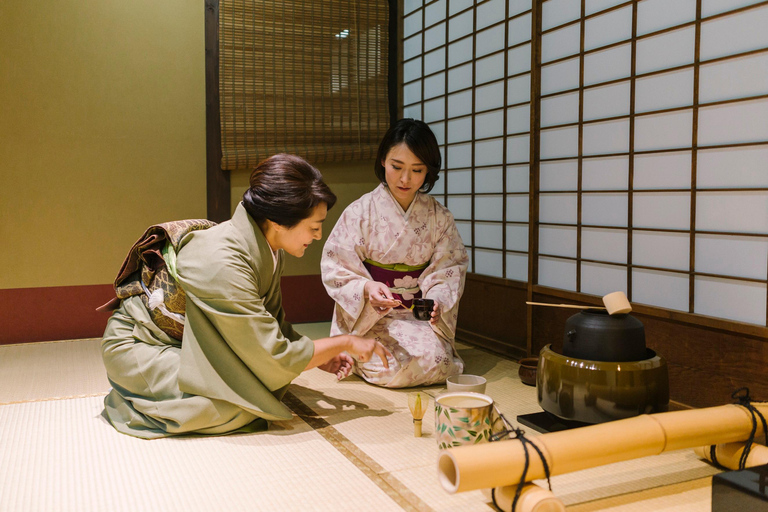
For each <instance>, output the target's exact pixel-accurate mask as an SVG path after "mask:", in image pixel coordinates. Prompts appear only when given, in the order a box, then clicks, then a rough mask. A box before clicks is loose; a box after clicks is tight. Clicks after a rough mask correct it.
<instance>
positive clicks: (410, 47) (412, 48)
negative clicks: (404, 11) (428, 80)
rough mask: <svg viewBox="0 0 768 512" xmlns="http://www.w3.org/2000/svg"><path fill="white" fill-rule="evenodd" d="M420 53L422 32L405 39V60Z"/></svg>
mask: <svg viewBox="0 0 768 512" xmlns="http://www.w3.org/2000/svg"><path fill="white" fill-rule="evenodd" d="M419 54H421V33H419V34H416V35H414V36H411V37H409V38H408V39H406V40H404V41H403V60H408V59H410V58H413V57H416V56H417V55H419Z"/></svg>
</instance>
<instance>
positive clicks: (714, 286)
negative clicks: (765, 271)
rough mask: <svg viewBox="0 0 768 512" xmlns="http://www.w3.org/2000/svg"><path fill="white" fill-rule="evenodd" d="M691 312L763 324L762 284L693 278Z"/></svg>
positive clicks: (764, 289)
mask: <svg viewBox="0 0 768 512" xmlns="http://www.w3.org/2000/svg"><path fill="white" fill-rule="evenodd" d="M693 297H694V312H695V313H698V314H700V315H707V316H715V317H720V318H729V319H731V320H736V321H739V322H747V323H751V324H759V325H765V308H766V304H765V298H766V286H765V284H762V283H760V284H758V283H749V282H743V281H734V280H730V279H714V278H711V277H696V279H695V281H694V296H693Z"/></svg>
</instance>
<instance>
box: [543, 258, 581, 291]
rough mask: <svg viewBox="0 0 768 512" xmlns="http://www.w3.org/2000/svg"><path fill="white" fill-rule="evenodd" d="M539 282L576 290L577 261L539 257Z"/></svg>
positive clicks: (562, 288)
mask: <svg viewBox="0 0 768 512" xmlns="http://www.w3.org/2000/svg"><path fill="white" fill-rule="evenodd" d="M539 284H541V285H543V286H551V287H553V288H560V289H561V290H574V291H575V290H576V262H575V261H571V260H561V259H558V258H542V257H540V258H539Z"/></svg>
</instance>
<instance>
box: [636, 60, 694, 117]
mask: <svg viewBox="0 0 768 512" xmlns="http://www.w3.org/2000/svg"><path fill="white" fill-rule="evenodd" d="M692 104H693V69H691V68H688V69H682V70H680V71H672V72H670V73H662V74H659V75H652V76H649V77H645V78H638V79H637V80H636V81H635V112H638V113H640V112H650V111H651V110H663V109H667V108H675V107H687V106H690V105H692Z"/></svg>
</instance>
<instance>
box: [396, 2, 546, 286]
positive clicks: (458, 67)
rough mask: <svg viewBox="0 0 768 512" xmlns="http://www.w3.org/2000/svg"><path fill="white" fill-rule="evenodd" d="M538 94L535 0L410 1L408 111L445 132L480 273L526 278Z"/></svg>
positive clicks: (446, 188) (450, 182)
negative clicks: (533, 100) (533, 108)
mask: <svg viewBox="0 0 768 512" xmlns="http://www.w3.org/2000/svg"><path fill="white" fill-rule="evenodd" d="M530 90H531V1H530V0H528V1H516V0H509V1H507V0H487V1H484V2H473V1H471V0H437V1H432V2H429V1H427V2H422V1H420V0H405V2H404V13H403V104H404V107H403V114H404V116H405V117H413V118H417V119H422V120H424V121H425V122H427V123H429V125H430V126H431V127H432V130H433V131H434V132H435V134H436V135H437V138H438V141H439V142H440V144H441V149H442V155H443V160H444V164H443V167H444V169H445V171H444V173H443V176H442V179H441V180H439V181H438V182H437V184H436V186H435V189H434V190H433V194H434V195H435V197H437V199H438V200H439V201H440V202H442V203H443V204H445V205H446V206H448V208H449V209H450V210H451V212H452V213H453V214H454V216H455V218H456V221H457V224H458V226H459V230H460V232H461V236H462V238H463V240H464V243H465V245H467V248H468V249H469V252H470V258H471V262H470V271H471V272H474V273H476V274H483V275H488V276H494V277H499V278H506V279H512V280H517V281H527V279H528V220H529V219H528V193H529V175H530V149H529V147H530Z"/></svg>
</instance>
